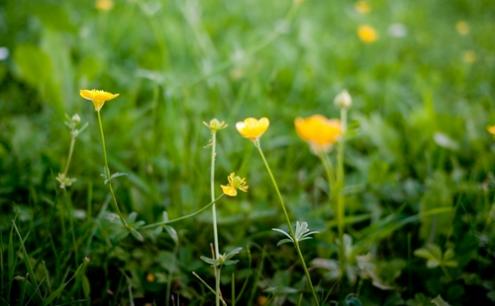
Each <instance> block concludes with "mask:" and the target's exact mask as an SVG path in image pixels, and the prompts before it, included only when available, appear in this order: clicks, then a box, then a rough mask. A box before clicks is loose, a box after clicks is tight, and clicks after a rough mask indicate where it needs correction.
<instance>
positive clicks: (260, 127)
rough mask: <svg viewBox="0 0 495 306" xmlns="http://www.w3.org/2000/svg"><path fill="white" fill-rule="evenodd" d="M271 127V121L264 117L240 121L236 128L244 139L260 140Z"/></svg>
mask: <svg viewBox="0 0 495 306" xmlns="http://www.w3.org/2000/svg"><path fill="white" fill-rule="evenodd" d="M269 126H270V120H268V118H266V117H263V118H261V119H256V118H252V117H249V118H246V119H244V121H239V122H237V123H236V124H235V127H236V129H237V131H238V132H239V134H241V136H242V137H244V138H248V139H250V140H253V141H255V140H258V139H259V138H260V137H261V136H262V135H263V134H264V133H265V132H266V130H267V129H268V127H269Z"/></svg>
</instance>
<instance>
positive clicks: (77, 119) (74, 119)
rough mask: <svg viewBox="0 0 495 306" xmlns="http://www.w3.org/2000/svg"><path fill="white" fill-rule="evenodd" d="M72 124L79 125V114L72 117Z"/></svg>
mask: <svg viewBox="0 0 495 306" xmlns="http://www.w3.org/2000/svg"><path fill="white" fill-rule="evenodd" d="M72 122H74V123H75V124H79V123H80V122H81V117H79V114H75V115H74V116H72Z"/></svg>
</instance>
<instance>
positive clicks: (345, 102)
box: [334, 90, 352, 109]
mask: <svg viewBox="0 0 495 306" xmlns="http://www.w3.org/2000/svg"><path fill="white" fill-rule="evenodd" d="M334 103H335V105H337V107H339V108H341V109H348V108H350V107H351V105H352V98H351V95H350V94H349V92H348V91H347V90H343V91H341V92H340V93H339V94H338V95H337V96H336V97H335V99H334Z"/></svg>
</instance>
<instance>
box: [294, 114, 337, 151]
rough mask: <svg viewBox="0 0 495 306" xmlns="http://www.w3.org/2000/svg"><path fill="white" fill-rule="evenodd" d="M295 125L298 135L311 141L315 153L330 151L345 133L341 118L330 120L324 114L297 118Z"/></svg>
mask: <svg viewBox="0 0 495 306" xmlns="http://www.w3.org/2000/svg"><path fill="white" fill-rule="evenodd" d="M294 125H295V127H296V132H297V135H299V137H300V138H301V139H302V140H304V141H306V142H308V143H309V145H310V147H311V150H312V151H313V153H315V154H320V153H324V152H328V151H329V150H330V149H331V148H332V146H333V145H334V144H335V143H336V142H337V141H338V140H339V139H340V137H341V136H342V133H343V130H342V126H341V123H340V121H339V120H335V119H333V120H330V119H327V118H326V117H325V116H322V115H313V116H310V117H308V118H296V120H295V121H294Z"/></svg>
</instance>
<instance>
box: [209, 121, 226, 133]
mask: <svg viewBox="0 0 495 306" xmlns="http://www.w3.org/2000/svg"><path fill="white" fill-rule="evenodd" d="M203 124H204V125H206V127H207V128H209V129H210V131H212V132H217V131H219V130H222V129H224V128H226V127H227V124H226V123H225V121H220V120H218V119H217V118H214V119H211V120H210V122H203Z"/></svg>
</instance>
